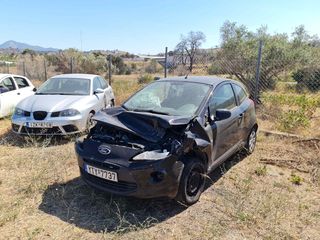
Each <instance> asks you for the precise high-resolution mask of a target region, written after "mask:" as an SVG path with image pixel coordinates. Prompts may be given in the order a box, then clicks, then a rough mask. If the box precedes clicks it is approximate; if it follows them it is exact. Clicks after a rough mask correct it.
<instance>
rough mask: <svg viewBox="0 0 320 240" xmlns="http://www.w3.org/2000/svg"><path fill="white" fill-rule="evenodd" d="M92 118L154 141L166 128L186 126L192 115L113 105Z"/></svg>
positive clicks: (159, 138) (159, 137)
mask: <svg viewBox="0 0 320 240" xmlns="http://www.w3.org/2000/svg"><path fill="white" fill-rule="evenodd" d="M93 119H94V120H95V121H98V122H102V123H104V124H107V125H109V126H112V127H115V128H118V129H121V130H124V131H127V132H129V133H132V134H135V135H137V136H139V137H141V138H143V139H145V140H147V141H151V142H154V143H155V142H158V141H159V140H161V139H162V138H163V136H164V135H165V133H166V130H167V129H168V128H175V127H180V126H187V125H188V124H189V123H190V121H191V120H192V117H190V118H188V117H183V116H167V115H159V114H154V113H146V112H132V111H126V110H125V109H124V108H122V107H115V108H110V109H106V110H103V111H100V112H98V113H97V114H95V116H94V117H93Z"/></svg>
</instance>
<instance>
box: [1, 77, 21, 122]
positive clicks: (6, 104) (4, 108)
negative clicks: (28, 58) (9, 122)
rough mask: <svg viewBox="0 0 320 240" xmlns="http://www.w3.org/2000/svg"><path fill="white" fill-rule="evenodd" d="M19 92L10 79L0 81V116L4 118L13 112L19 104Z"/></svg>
mask: <svg viewBox="0 0 320 240" xmlns="http://www.w3.org/2000/svg"><path fill="white" fill-rule="evenodd" d="M19 97H20V92H19V90H18V89H17V86H16V84H15V82H14V80H13V79H12V77H6V78H4V79H2V80H1V81H0V116H1V117H4V116H7V115H9V114H10V113H12V112H13V110H14V107H15V106H16V105H17V103H18V102H19Z"/></svg>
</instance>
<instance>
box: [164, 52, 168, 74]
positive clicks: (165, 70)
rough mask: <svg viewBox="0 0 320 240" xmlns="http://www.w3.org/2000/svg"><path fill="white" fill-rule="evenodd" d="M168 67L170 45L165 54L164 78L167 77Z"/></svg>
mask: <svg viewBox="0 0 320 240" xmlns="http://www.w3.org/2000/svg"><path fill="white" fill-rule="evenodd" d="M167 67H168V47H166V50H165V55H164V78H166V77H167Z"/></svg>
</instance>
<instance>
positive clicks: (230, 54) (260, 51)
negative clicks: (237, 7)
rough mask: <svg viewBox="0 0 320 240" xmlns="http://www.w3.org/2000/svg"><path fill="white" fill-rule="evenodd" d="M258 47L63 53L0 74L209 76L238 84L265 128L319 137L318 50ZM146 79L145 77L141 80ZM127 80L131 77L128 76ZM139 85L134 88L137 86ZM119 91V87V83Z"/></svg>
mask: <svg viewBox="0 0 320 240" xmlns="http://www.w3.org/2000/svg"><path fill="white" fill-rule="evenodd" d="M296 48H297V47H296V46H293V47H292V48H290V49H286V48H282V46H281V45H280V46H274V45H270V44H269V43H268V42H263V41H260V42H259V41H257V42H255V43H254V44H251V45H250V46H248V45H243V46H242V48H239V49H238V48H237V46H236V47H235V48H231V49H229V48H228V47H223V46H222V47H219V48H212V49H193V50H192V51H191V50H190V49H189V50H188V51H181V50H180V51H177V50H172V51H170V49H169V51H168V49H167V48H166V50H165V54H162V55H158V56H133V55H132V56H131V55H128V54H127V55H125V56H118V55H110V54H107V55H106V54H101V53H100V52H96V53H89V54H84V53H81V52H74V51H73V52H72V51H69V52H68V51H66V52H62V53H55V54H47V55H44V54H38V55H35V56H32V55H31V56H30V55H27V56H20V57H19V58H17V59H16V60H15V61H13V62H0V72H4V73H17V74H21V75H25V76H27V77H28V78H30V79H31V80H40V81H44V80H45V79H47V78H49V77H51V76H53V75H56V74H60V73H80V72H81V73H94V74H99V75H102V76H104V77H105V78H107V79H110V80H111V76H112V75H134V76H132V77H130V78H136V79H137V80H138V79H140V80H141V83H145V82H148V81H149V80H150V79H151V80H152V79H153V77H154V76H160V77H170V76H177V75H178V76H185V75H212V76H218V77H223V78H230V79H235V80H238V81H241V82H242V83H244V85H245V86H246V87H247V89H248V90H249V93H250V95H251V98H252V99H254V101H255V102H256V103H257V104H256V106H257V109H258V111H257V112H258V116H259V120H260V125H262V127H263V128H268V129H273V130H274V129H275V130H281V131H287V132H293V133H306V134H308V135H312V136H319V137H320V54H318V53H320V47H311V48H310V49H309V50H310V51H309V52H307V51H306V48H302V50H301V51H300V52H296V51H295V49H296ZM146 75H149V76H147V77H145V76H146ZM128 78H129V76H128ZM140 80H138V83H140ZM117 84H118V86H119V85H120V87H121V83H117Z"/></svg>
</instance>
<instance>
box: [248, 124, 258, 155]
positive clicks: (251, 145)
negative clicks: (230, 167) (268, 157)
mask: <svg viewBox="0 0 320 240" xmlns="http://www.w3.org/2000/svg"><path fill="white" fill-rule="evenodd" d="M256 143H257V128H256V127H253V128H252V129H251V131H250V133H249V136H248V138H247V142H246V146H245V148H246V152H247V154H249V155H250V154H252V153H253V151H254V149H255V148H256Z"/></svg>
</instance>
